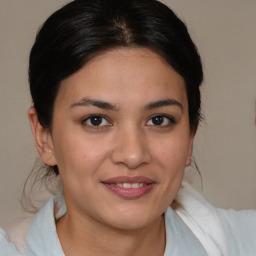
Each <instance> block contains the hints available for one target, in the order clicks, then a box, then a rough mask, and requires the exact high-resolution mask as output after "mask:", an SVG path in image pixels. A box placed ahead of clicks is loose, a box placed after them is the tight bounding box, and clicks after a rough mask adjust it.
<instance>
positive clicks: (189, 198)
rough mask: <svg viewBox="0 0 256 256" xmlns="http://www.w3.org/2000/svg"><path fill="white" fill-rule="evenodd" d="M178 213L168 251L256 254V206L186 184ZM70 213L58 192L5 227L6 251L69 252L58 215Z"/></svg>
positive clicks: (2, 245)
mask: <svg viewBox="0 0 256 256" xmlns="http://www.w3.org/2000/svg"><path fill="white" fill-rule="evenodd" d="M177 201H178V202H179V203H180V204H181V205H182V207H181V208H179V210H177V211H176V212H175V211H174V210H172V209H171V208H168V209H167V210H166V212H165V225H166V248H165V253H164V256H181V255H182V256H186V255H188V256H201V255H212V256H221V255H224V256H225V255H227V256H238V255H239V256H255V255H256V211H253V210H250V211H234V210H222V209H215V208H214V207H213V206H211V205H210V204H209V203H208V202H207V201H206V200H205V199H204V198H203V197H202V196H201V195H200V194H199V193H197V192H195V191H194V190H193V189H192V188H191V187H190V186H189V185H188V184H186V183H184V184H183V187H182V188H181V190H180V192H179V194H178V195H177ZM65 212H66V205H65V201H64V198H63V197H62V196H58V197H54V198H52V199H50V200H49V201H48V203H47V204H46V205H45V206H44V207H43V208H42V209H41V210H40V211H39V212H38V213H37V214H36V216H35V217H34V218H33V219H32V221H25V222H23V223H22V224H21V225H20V226H19V227H17V228H15V229H14V230H10V231H8V232H5V231H4V230H1V229H0V255H1V256H18V255H23V256H45V255H50V256H64V253H63V250H62V248H61V245H60V241H59V239H58V235H57V232H56V225H55V223H56V220H57V219H59V218H60V217H61V216H63V215H64V214H65Z"/></svg>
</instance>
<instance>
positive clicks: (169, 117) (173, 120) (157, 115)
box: [147, 114, 177, 127]
mask: <svg viewBox="0 0 256 256" xmlns="http://www.w3.org/2000/svg"><path fill="white" fill-rule="evenodd" d="M154 117H163V118H167V119H168V121H169V123H168V124H165V125H155V124H150V125H148V122H149V121H150V120H152V119H153V118H154ZM176 123H177V121H176V119H175V118H174V117H173V116H172V115H168V114H154V115H152V116H151V117H150V118H149V120H148V121H147V125H148V126H156V127H168V126H171V125H174V124H176Z"/></svg>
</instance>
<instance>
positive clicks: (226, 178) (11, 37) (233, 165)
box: [0, 0, 256, 226]
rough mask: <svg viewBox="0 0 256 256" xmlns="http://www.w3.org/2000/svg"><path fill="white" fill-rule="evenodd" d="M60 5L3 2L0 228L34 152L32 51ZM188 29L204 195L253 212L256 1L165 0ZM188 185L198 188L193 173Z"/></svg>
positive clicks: (13, 211) (16, 208)
mask: <svg viewBox="0 0 256 256" xmlns="http://www.w3.org/2000/svg"><path fill="white" fill-rule="evenodd" d="M65 2H67V1H64V0H0V36H1V39H0V117H1V119H0V120H1V124H0V163H1V169H0V170H1V171H0V225H1V226H5V225H7V224H8V223H10V222H13V220H14V219H16V218H17V217H19V216H22V215H23V214H24V213H23V212H22V210H21V207H20V204H19V197H20V195H21V191H22V187H23V184H24V181H25V179H26V177H27V175H28V173H29V172H30V170H31V169H32V167H33V163H34V160H35V159H36V156H37V153H36V150H35V147H34V142H33V138H32V135H31V134H30V128H29V124H28V120H27V110H28V108H29V107H30V105H31V100H30V96H29V90H28V82H27V66H28V55H29V50H30V48H31V46H32V43H33V41H34V38H35V34H36V31H37V30H38V28H39V26H40V25H41V24H42V22H43V21H44V20H45V19H46V18H47V17H48V16H49V15H50V14H51V13H52V12H53V11H54V10H56V9H57V8H58V7H60V6H61V5H63V4H64V3H65ZM163 2H165V3H166V4H168V5H169V6H170V7H171V8H172V9H173V10H175V11H176V12H177V13H178V15H179V16H180V17H181V18H182V19H183V20H184V21H185V22H186V23H187V25H188V28H189V31H190V33H191V36H192V38H193V39H194V41H195V42H196V44H197V46H198V48H199V51H200V53H201V56H202V59H203V62H204V69H205V81H204V85H203V88H202V96H203V104H202V108H203V113H204V115H205V118H206V119H205V122H204V123H203V124H202V125H201V127H200V128H199V131H198V134H197V136H196V143H195V148H194V156H195V158H196V161H197V163H198V165H199V168H200V171H201V174H202V177H203V191H202V193H203V194H204V195H205V196H206V198H208V200H209V201H210V202H212V203H213V204H215V205H216V206H218V207H225V208H230V207H232V208H235V209H241V208H256V186H255V181H256V157H255V156H256V127H255V101H256V72H255V66H256V15H255V10H256V1H253V0H252V1H249V0H247V1H235V0H232V1H231V0H230V1H228V0H224V1H221V0H216V1H213V0H211V1H205V0H193V1H188V0H165V1H163ZM187 177H188V179H189V180H190V181H191V182H192V183H193V184H194V186H195V187H196V188H197V189H198V190H201V186H200V178H199V175H198V174H197V172H196V171H195V170H193V169H189V170H187Z"/></svg>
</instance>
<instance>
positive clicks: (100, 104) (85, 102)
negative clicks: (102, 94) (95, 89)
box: [71, 98, 119, 111]
mask: <svg viewBox="0 0 256 256" xmlns="http://www.w3.org/2000/svg"><path fill="white" fill-rule="evenodd" d="M89 105H92V106H94V107H97V108H101V109H106V110H114V111H119V108H118V107H117V106H114V105H112V104H110V103H108V102H105V101H102V100H93V99H88V98H83V99H81V100H80V101H78V102H75V103H74V104H72V105H71V108H73V107H77V106H89Z"/></svg>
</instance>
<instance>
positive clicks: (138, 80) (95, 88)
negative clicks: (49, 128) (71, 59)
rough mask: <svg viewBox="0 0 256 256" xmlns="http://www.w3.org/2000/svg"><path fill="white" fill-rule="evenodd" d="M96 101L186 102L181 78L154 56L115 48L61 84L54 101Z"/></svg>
mask: <svg viewBox="0 0 256 256" xmlns="http://www.w3.org/2000/svg"><path fill="white" fill-rule="evenodd" d="M91 96H93V97H97V98H100V99H103V100H107V101H117V103H120V104H122V103H125V102H127V101H129V100H130V102H135V101H140V102H143V101H153V100H155V98H163V97H164V96H166V97H167V96H168V97H174V98H176V100H179V101H183V102H184V101H186V90H185V83H184V80H183V78H182V77H181V76H180V75H179V74H178V73H177V72H176V71H175V70H174V69H173V68H172V67H171V66H170V65H169V64H168V63H167V62H166V61H165V60H164V59H163V58H162V57H161V56H160V55H158V54H156V53H155V52H153V51H151V50H149V49H146V48H118V49H113V50H109V51H106V52H104V53H101V54H99V55H97V56H95V57H93V58H92V59H91V60H90V61H88V62H87V63H86V64H85V65H84V66H83V67H82V68H81V69H80V70H79V71H78V72H76V73H75V74H73V75H71V76H70V77H69V78H67V79H66V80H64V81H63V82H62V85H61V87H60V91H59V94H58V96H57V99H59V100H60V99H63V100H64V98H65V101H69V100H70V101H75V100H78V99H79V98H80V97H91Z"/></svg>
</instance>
